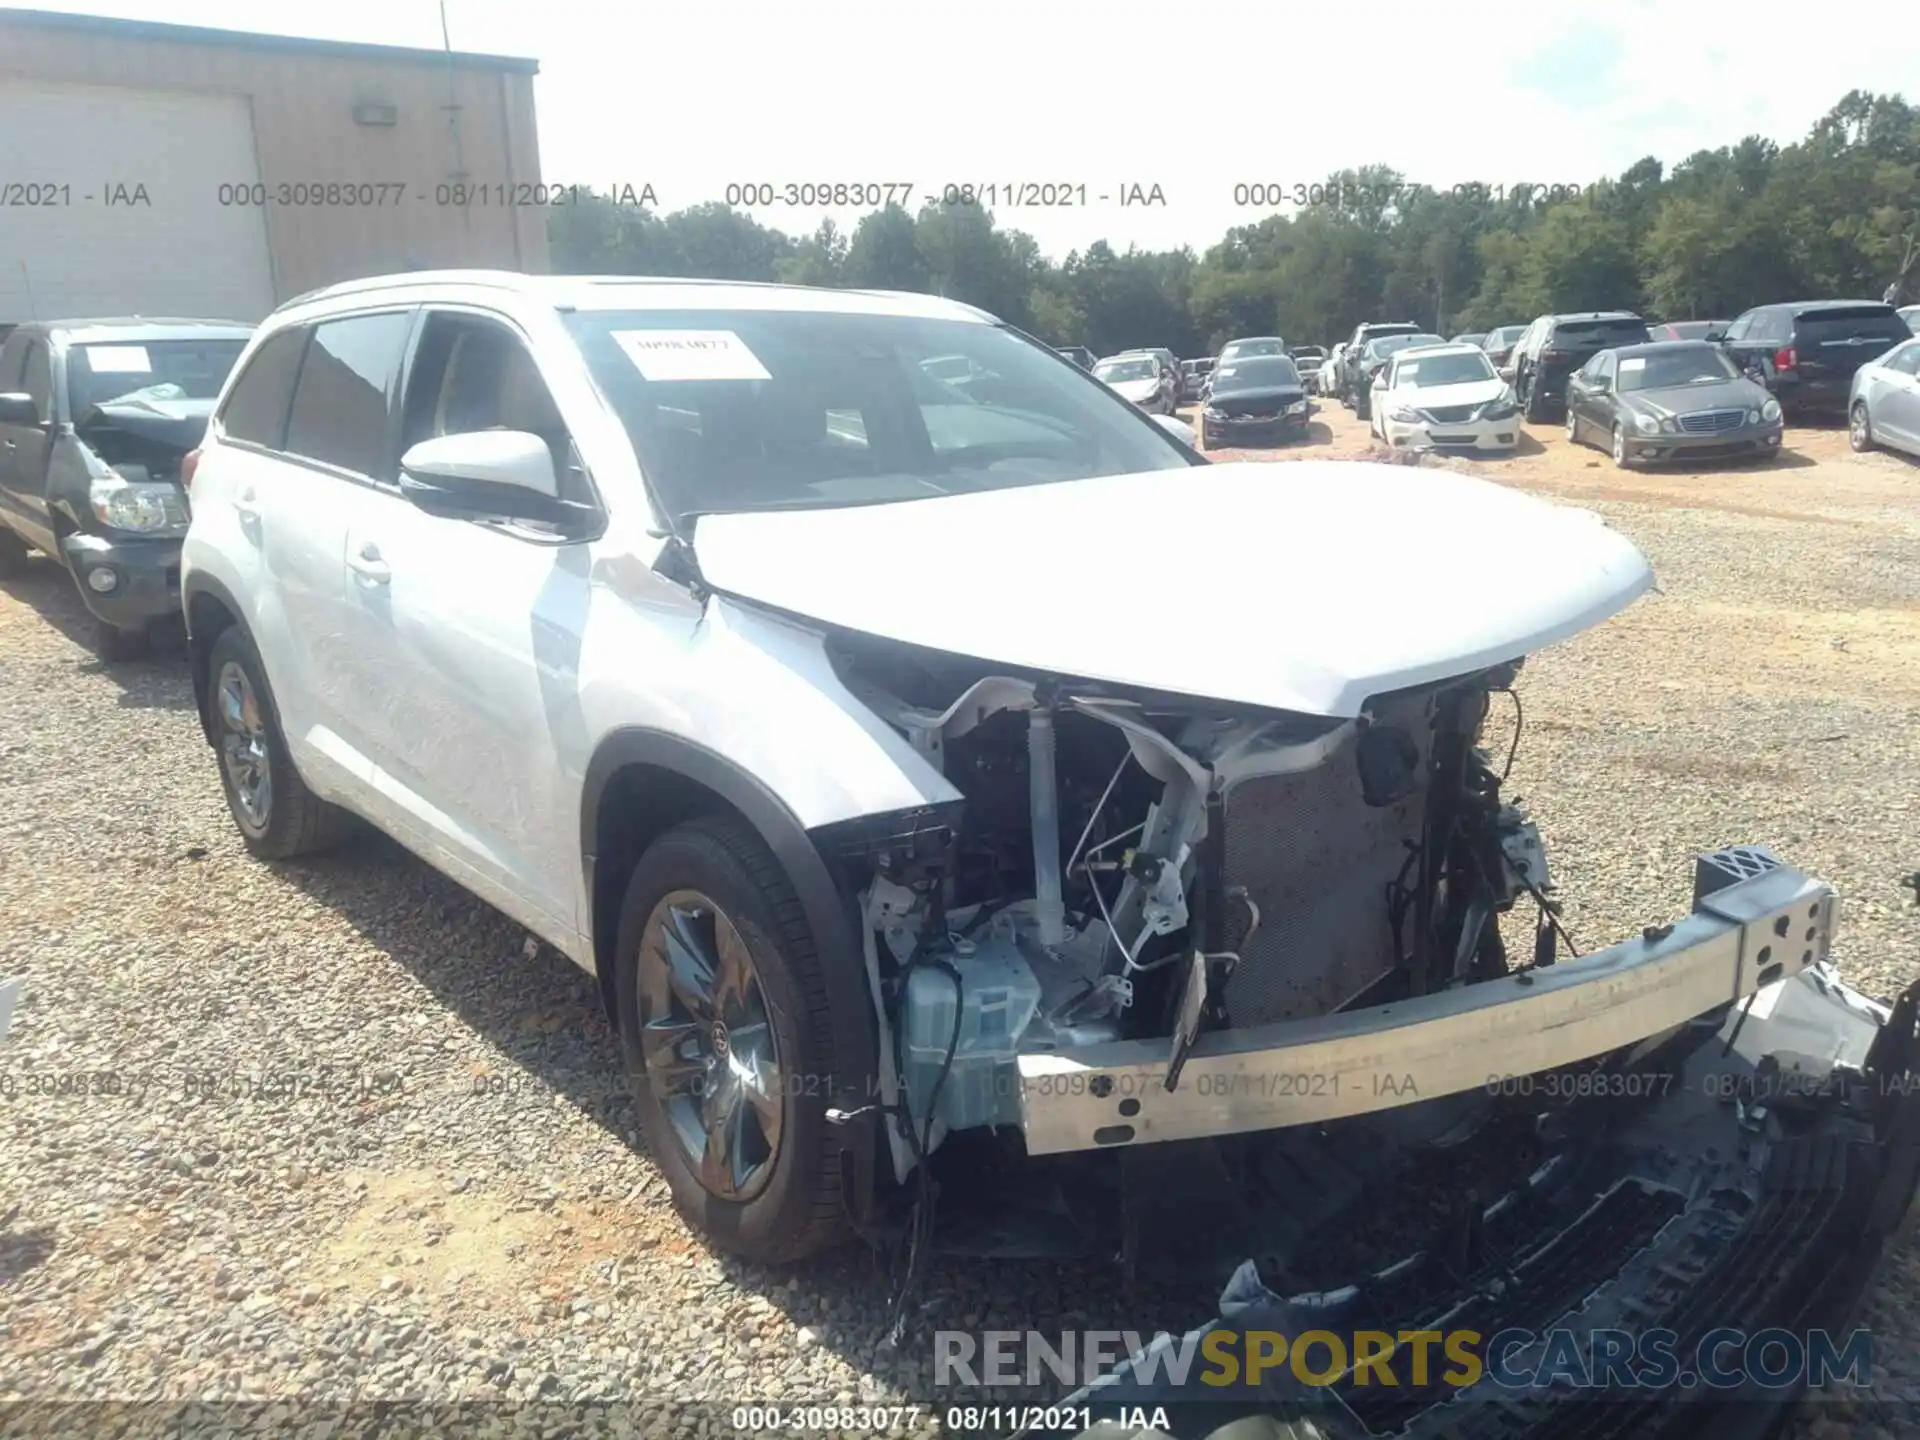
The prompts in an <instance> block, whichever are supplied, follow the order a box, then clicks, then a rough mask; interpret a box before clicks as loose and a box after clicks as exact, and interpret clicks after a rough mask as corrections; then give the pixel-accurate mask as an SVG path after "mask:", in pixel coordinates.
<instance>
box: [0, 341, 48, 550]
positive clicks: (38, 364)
mask: <svg viewBox="0 0 1920 1440" xmlns="http://www.w3.org/2000/svg"><path fill="white" fill-rule="evenodd" d="M19 345H20V348H19V351H18V352H17V353H16V355H15V356H14V358H13V360H10V361H9V362H8V365H9V367H10V366H11V365H12V364H14V363H16V362H17V363H19V364H20V366H21V369H20V371H19V378H18V379H17V380H15V381H12V382H10V383H9V384H7V385H0V390H23V391H25V392H26V393H27V394H28V395H30V396H32V397H33V403H34V406H35V407H36V409H37V410H38V411H39V415H40V419H39V423H38V424H34V425H27V424H12V425H9V424H0V492H4V493H3V494H0V504H4V505H5V506H6V507H7V513H8V516H9V517H10V519H11V520H12V522H13V525H14V528H15V529H17V530H18V531H19V532H20V533H21V534H22V535H24V536H25V537H26V538H27V540H28V541H29V542H30V543H32V544H34V545H36V546H38V547H39V548H40V549H42V550H44V551H46V553H47V554H49V555H51V556H53V557H54V558H56V559H60V558H62V557H61V555H60V550H59V543H58V542H57V541H56V540H55V539H54V534H53V518H52V514H51V512H50V511H49V510H48V508H47V458H48V455H49V453H50V447H51V446H52V443H53V426H54V407H53V361H52V355H51V353H50V352H49V350H48V348H47V342H46V341H45V340H43V339H40V338H38V337H26V338H24V339H22V340H21V341H20V342H19ZM9 348H12V347H9Z"/></svg>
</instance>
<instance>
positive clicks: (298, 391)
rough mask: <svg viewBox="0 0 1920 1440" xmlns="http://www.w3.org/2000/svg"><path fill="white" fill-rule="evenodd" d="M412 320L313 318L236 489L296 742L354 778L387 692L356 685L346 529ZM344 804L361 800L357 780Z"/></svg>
mask: <svg viewBox="0 0 1920 1440" xmlns="http://www.w3.org/2000/svg"><path fill="white" fill-rule="evenodd" d="M412 323H413V312H412V310H411V308H409V307H400V308H396V309H391V310H386V311H375V312H371V313H368V314H362V315H352V316H344V317H341V318H339V319H334V320H323V321H321V322H319V323H318V324H316V325H315V326H314V327H313V335H312V339H311V340H310V341H309V342H308V344H307V347H306V352H305V354H304V356H303V357H302V359H301V362H300V371H299V377H298V380H297V382H296V383H295V386H294V390H293V400H292V404H291V407H290V409H289V412H288V416H287V426H286V441H285V444H284V446H283V447H282V449H283V452H284V453H283V454H282V455H281V456H279V457H276V458H274V459H272V460H269V461H266V462H264V463H263V464H262V465H261V466H260V467H259V469H258V471H257V472H256V474H255V477H254V483H253V484H251V485H248V486H246V487H245V488H244V489H243V490H242V492H241V494H240V495H239V496H238V497H237V500H238V503H239V504H240V505H241V506H242V508H243V510H244V509H247V508H250V509H251V510H252V511H253V512H254V515H255V520H254V522H253V523H255V524H256V525H257V526H258V527H259V528H260V530H261V533H262V535H263V551H264V555H265V561H266V568H267V571H268V574H269V577H270V578H269V581H268V589H269V590H270V592H271V593H272V595H273V596H274V598H275V600H276V601H277V603H278V605H279V606H280V609H281V618H282V623H283V624H284V626H285V634H284V637H283V638H282V640H281V641H280V643H279V644H278V645H277V646H276V649H277V651H278V653H279V654H280V655H281V656H282V657H283V663H284V664H285V665H286V666H287V667H288V668H289V669H290V671H291V672H292V674H293V676H294V679H293V687H294V689H295V691H296V692H297V695H298V704H297V714H298V723H299V724H300V726H301V727H302V733H303V735H304V738H305V743H307V744H308V745H310V746H312V747H313V748H314V749H315V750H317V751H319V752H320V753H322V754H324V755H325V756H327V757H328V759H329V760H331V761H332V762H333V763H335V764H336V765H338V766H339V767H340V768H341V769H342V770H343V771H344V772H345V773H346V775H347V776H349V777H351V779H352V780H353V781H354V782H356V783H357V784H358V785H364V784H365V783H366V782H367V781H368V778H369V777H370V775H371V760H370V756H371V753H372V750H373V744H372V737H373V736H374V735H376V734H377V733H378V731H379V728H380V725H381V716H382V714H383V713H384V710H385V708H386V707H388V706H390V705H391V704H392V703H393V699H394V697H392V696H389V695H383V694H379V693H372V694H369V693H367V692H366V690H365V688H364V687H363V686H361V685H359V684H357V683H356V681H357V680H358V677H359V676H360V674H361V673H362V671H363V666H364V660H365V657H364V656H363V655H362V654H361V653H360V652H359V650H358V649H357V647H358V646H359V645H361V644H362V643H363V641H364V637H362V636H360V635H358V634H356V633H355V632H354V629H353V627H352V626H351V625H350V624H349V623H348V621H349V616H348V608H347V597H346V588H345V587H346V571H345V562H346V550H347V528H348V523H349V518H350V516H351V515H352V514H353V511H354V508H355V506H356V505H357V504H358V503H359V502H360V500H361V498H362V497H363V496H364V495H366V494H367V493H369V492H370V490H371V489H372V488H373V487H376V486H378V485H380V484H382V483H391V480H392V477H393V475H394V459H393V444H394V431H393V415H394V406H395V400H396V393H397V391H398V388H399V383H400V363H401V359H402V357H403V356H404V355H405V353H406V342H407V335H408V332H409V330H410V329H411V326H412ZM274 683H275V686H276V691H278V689H279V687H280V685H281V682H280V681H279V679H278V677H275V678H274ZM287 708H288V706H287V704H286V703H285V702H283V704H282V710H283V711H284V710H286V709H287ZM283 718H284V717H283ZM355 803H356V807H358V806H362V805H364V804H365V803H366V796H365V794H364V792H363V791H361V790H359V789H356V790H355Z"/></svg>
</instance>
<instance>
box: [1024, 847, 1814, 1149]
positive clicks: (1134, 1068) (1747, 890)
mask: <svg viewBox="0 0 1920 1440" xmlns="http://www.w3.org/2000/svg"><path fill="white" fill-rule="evenodd" d="M1701 864H1702V866H1703V867H1708V868H1707V869H1705V870H1703V873H1704V874H1708V875H1710V876H1711V877H1712V879H1711V881H1710V882H1706V883H1712V884H1714V885H1717V886H1718V888H1715V889H1713V890H1711V892H1710V893H1701V894H1700V895H1699V898H1697V899H1696V901H1695V904H1694V913H1693V914H1692V915H1690V916H1688V917H1687V918H1686V919H1684V920H1682V921H1680V922H1679V923H1678V924H1677V925H1673V926H1667V927H1660V928H1657V929H1650V930H1648V931H1647V932H1646V933H1645V934H1644V935H1643V936H1642V937H1640V938H1638V939H1634V940H1628V941H1625V942H1623V943H1621V944H1619V945H1614V946H1610V947H1609V948H1607V949H1605V950H1600V951H1596V952H1594V953H1592V954H1589V955H1584V956H1582V957H1580V958H1579V959H1575V960H1566V961H1563V962H1561V963H1560V964H1558V965H1554V966H1552V967H1550V968H1547V969H1544V970H1536V971H1530V972H1524V973H1522V974H1519V975H1515V976H1510V977H1508V978H1506V979H1503V980H1495V981H1488V982H1486V983H1484V984H1479V985H1468V986H1464V987H1462V988H1460V989H1456V990H1447V991H1442V992H1440V993H1439V994H1435V995H1428V996H1423V997H1420V998H1418V999H1412V1000H1404V1001H1400V1002H1397V1003H1395V1004H1391V1005H1381V1006H1377V1007H1374V1008H1372V1009H1367V1010H1350V1011H1344V1012H1341V1013H1339V1014H1335V1015H1327V1016H1319V1017H1316V1018H1314V1019H1311V1020H1288V1021H1282V1022H1280V1023H1278V1024H1273V1025H1265V1026H1259V1027H1256V1028H1250V1029H1242V1030H1225V1031H1218V1032H1214V1033H1211V1034H1206V1035H1202V1036H1201V1037H1200V1039H1199V1040H1198V1041H1197V1042H1196V1043H1195V1045H1194V1047H1193V1049H1192V1051H1191V1052H1190V1054H1189V1056H1188V1059H1187V1063H1186V1067H1185V1069H1184V1070H1183V1071H1182V1072H1181V1076H1180V1081H1179V1085H1178V1087H1177V1088H1176V1089H1174V1090H1172V1091H1169V1090H1168V1089H1167V1088H1166V1075H1167V1061H1168V1048H1169V1047H1168V1042H1167V1041H1165V1040H1159V1039H1155V1040H1130V1041H1120V1042H1116V1043H1112V1044H1106V1045H1091V1046H1084V1047H1080V1048H1075V1049H1068V1050H1056V1051H1048V1052H1043V1053H1035V1054H1029V1055H1023V1056H1021V1057H1020V1061H1019V1065H1020V1113H1021V1128H1022V1130H1023V1131H1024V1132H1025V1135H1026V1143H1027V1150H1028V1152H1029V1153H1031V1154H1037V1155H1047V1154H1056V1153H1060V1152H1063V1151H1072V1150H1091V1149H1100V1148H1112V1147H1115V1146H1124V1145H1134V1144H1146V1143H1150V1142H1154V1141H1168V1140H1191V1139H1200V1138H1206V1137H1212V1136H1220V1135H1233V1134H1240V1133H1244V1132H1246V1131H1251V1130H1268V1129H1276V1128H1279V1127H1282V1126H1290V1125H1307V1124H1313V1123H1318V1122H1324V1121H1329V1120H1337V1119H1341V1118H1344V1117H1347V1116H1353V1115H1363V1114H1367V1113H1369V1112H1372V1111H1379V1110H1387V1109H1392V1108H1395V1107H1399V1106H1404V1105H1407V1104H1410V1103H1413V1102H1415V1101H1420V1100H1431V1099H1436V1098H1438V1097H1441V1096H1446V1095H1458V1094H1463V1093H1465V1092H1468V1091H1473V1090H1481V1089H1484V1088H1485V1087H1487V1086H1488V1085H1489V1084H1492V1083H1495V1082H1497V1081H1499V1080H1501V1079H1502V1078H1506V1077H1515V1076H1525V1075H1531V1074H1534V1073H1536V1072H1539V1071H1544V1070H1552V1069H1556V1068H1558V1067H1560V1066H1564V1065H1570V1064H1573V1063H1575V1062H1577V1061H1582V1060H1588V1059H1591V1058H1593V1057H1594V1056H1597V1055H1603V1054H1605V1053H1607V1052H1609V1051H1612V1050H1617V1049H1619V1048H1620V1047H1622V1046H1626V1045H1632V1044H1634V1043H1636V1042H1638V1041H1641V1040H1644V1039H1646V1038H1647V1037H1648V1036H1653V1035H1659V1034H1661V1033H1662V1032H1664V1031H1667V1030H1671V1029H1673V1028H1674V1027H1676V1026H1680V1025H1684V1024H1686V1023H1687V1022H1688V1021H1690V1020H1692V1019H1694V1018H1695V1017H1696V1016H1699V1015H1704V1014H1706V1013H1708V1012H1710V1011H1712V1010H1714V1009H1715V1008H1717V1007H1719V1006H1724V1005H1727V1004H1730V1003H1732V1002H1735V1001H1738V1000H1741V999H1744V998H1745V997H1746V996H1748V995H1751V994H1752V993H1753V992H1754V991H1756V990H1757V989H1759V988H1760V987H1761V986H1763V985H1766V984H1770V983H1772V982H1774V981H1776V980H1779V979H1781V978H1783V977H1785V976H1789V975H1793V974H1797V973H1798V972H1800V971H1801V970H1803V969H1805V968H1806V967H1807V966H1809V965H1815V964H1818V963H1820V962H1821V961H1824V960H1825V959H1826V958H1827V951H1828V946H1829V943H1830V940H1831V937H1832V934H1833V923H1834V911H1835V900H1834V894H1833V890H1832V887H1830V886H1828V885H1826V884H1825V883H1824V882H1822V881H1818V880H1814V879H1812V878H1810V877H1808V876H1806V875H1803V874H1801V873H1800V872H1799V871H1798V870H1794V869H1792V868H1790V867H1788V866H1785V865H1782V864H1780V862H1779V861H1777V860H1775V859H1774V858H1773V857H1771V856H1769V855H1766V854H1765V852H1763V851H1757V850H1737V851H1725V852H1720V854H1719V855H1718V856H1708V857H1703V858H1702V861H1701ZM1728 881H1731V883H1727V882H1728Z"/></svg>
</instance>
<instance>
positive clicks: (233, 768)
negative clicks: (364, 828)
mask: <svg viewBox="0 0 1920 1440" xmlns="http://www.w3.org/2000/svg"><path fill="white" fill-rule="evenodd" d="M207 694H208V702H207V703H208V704H209V705H211V706H212V707H213V717H212V718H213V726H214V733H215V735H216V736H217V737H218V738H217V739H216V741H215V744H214V750H215V753H216V754H217V755H218V757H219V762H220V788H221V790H222V792H223V793H224V794H225V795H226V797H227V809H228V810H229V811H230V812H231V813H232V815H233V823H234V824H235V825H236V826H237V827H238V828H239V831H240V838H241V840H243V841H244V842H245V843H246V847H247V849H248V850H250V851H251V852H253V854H254V855H256V856H258V857H259V858H260V859H262V860H289V859H292V858H293V857H294V856H296V855H310V854H313V853H315V852H317V851H320V850H325V849H328V848H329V847H331V846H333V845H337V844H339V843H340V841H341V840H343V839H344V838H346V836H347V835H349V834H351V833H352V830H353V816H352V815H350V814H349V813H348V812H347V811H345V810H342V809H341V808H340V807H339V806H337V805H330V804H328V803H327V802H326V801H325V800H322V799H321V798H320V797H319V796H317V795H315V794H314V793H313V792H312V791H311V790H309V789H307V785H306V782H305V781H304V780H302V779H301V778H300V772H299V771H298V770H296V769H295V768H294V764H293V756H292V755H291V754H290V753H289V752H288V750H287V740H286V736H285V735H284V734H283V733H282V731H281V729H280V711H279V708H278V707H277V706H276V705H275V704H274V703H273V692H272V690H270V689H269V688H268V686H267V672H266V667H265V666H264V665H262V664H261V663H260V652H259V651H257V650H256V649H254V646H253V641H252V640H251V639H250V638H248V636H247V633H246V631H244V630H242V629H241V628H240V627H239V626H238V625H234V626H230V627H229V628H227V629H226V630H223V631H221V632H220V636H219V638H218V639H216V640H215V641H214V642H213V650H212V652H211V653H210V654H209V655H208V656H207ZM249 771H251V773H252V774H253V775H254V776H255V777H256V779H257V782H263V783H254V784H252V785H249V784H248V783H247V782H246V779H245V776H246V775H247V774H248V773H249Z"/></svg>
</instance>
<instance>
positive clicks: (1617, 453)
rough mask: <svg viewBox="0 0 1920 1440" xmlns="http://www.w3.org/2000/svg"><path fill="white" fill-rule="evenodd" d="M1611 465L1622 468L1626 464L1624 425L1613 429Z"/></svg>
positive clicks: (1625, 432)
mask: <svg viewBox="0 0 1920 1440" xmlns="http://www.w3.org/2000/svg"><path fill="white" fill-rule="evenodd" d="M1613 463H1614V464H1616V465H1619V466H1622V467H1624V466H1625V465H1626V463H1627V431H1626V427H1625V426H1624V425H1616V426H1614V427H1613Z"/></svg>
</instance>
